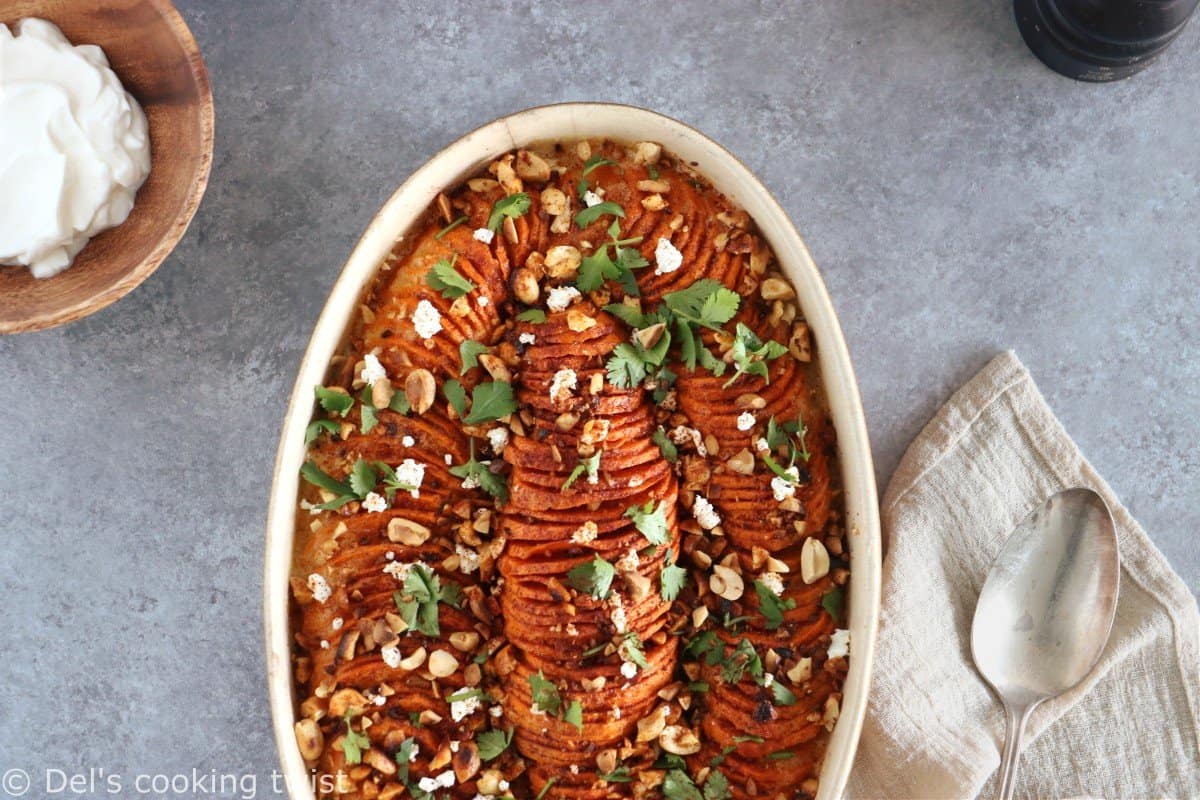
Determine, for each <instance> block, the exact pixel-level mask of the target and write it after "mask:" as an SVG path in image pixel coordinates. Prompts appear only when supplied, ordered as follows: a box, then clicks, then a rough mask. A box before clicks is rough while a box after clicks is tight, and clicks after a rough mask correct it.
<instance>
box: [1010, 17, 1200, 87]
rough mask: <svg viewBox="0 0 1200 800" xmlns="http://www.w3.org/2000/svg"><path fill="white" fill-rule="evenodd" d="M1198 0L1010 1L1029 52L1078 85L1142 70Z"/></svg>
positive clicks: (1164, 44)
mask: <svg viewBox="0 0 1200 800" xmlns="http://www.w3.org/2000/svg"><path fill="white" fill-rule="evenodd" d="M1198 3H1200V0H1014V2H1013V9H1014V11H1015V12H1016V16H1017V27H1018V28H1020V30H1021V36H1023V37H1024V38H1025V44H1027V45H1029V49H1030V50H1032V51H1033V52H1034V54H1035V55H1036V56H1037V57H1038V58H1040V59H1041V60H1042V61H1044V62H1045V63H1046V65H1047V66H1048V67H1050V68H1051V69H1053V70H1054V71H1055V72H1060V73H1062V74H1063V75H1066V76H1067V77H1068V78H1074V79H1075V80H1079V81H1095V82H1102V81H1115V80H1120V79H1121V78H1127V77H1129V76H1130V75H1132V74H1134V73H1135V72H1138V71H1140V70H1142V69H1143V68H1145V67H1146V65H1148V64H1149V63H1150V62H1151V61H1152V60H1153V59H1154V58H1155V56H1157V55H1158V54H1159V53H1161V52H1162V51H1163V50H1165V49H1167V46H1168V45H1169V44H1171V42H1172V41H1173V40H1174V39H1175V37H1176V36H1178V35H1179V32H1180V31H1182V30H1183V27H1184V25H1186V24H1187V21H1188V19H1190V18H1191V16H1192V12H1194V11H1195V10H1196V6H1197V4H1198Z"/></svg>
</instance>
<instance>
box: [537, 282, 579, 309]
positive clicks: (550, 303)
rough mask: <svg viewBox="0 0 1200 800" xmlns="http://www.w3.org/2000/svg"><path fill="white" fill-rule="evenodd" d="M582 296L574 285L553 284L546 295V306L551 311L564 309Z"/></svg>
mask: <svg viewBox="0 0 1200 800" xmlns="http://www.w3.org/2000/svg"><path fill="white" fill-rule="evenodd" d="M582 296H583V295H581V294H580V293H579V290H578V289H576V288H575V287H574V286H555V287H554V288H553V289H551V290H550V291H549V293H547V295H546V308H548V309H550V310H551V311H565V310H566V308H567V306H569V305H571V303H574V302H575V301H576V300H578V299H579V298H580V297H582Z"/></svg>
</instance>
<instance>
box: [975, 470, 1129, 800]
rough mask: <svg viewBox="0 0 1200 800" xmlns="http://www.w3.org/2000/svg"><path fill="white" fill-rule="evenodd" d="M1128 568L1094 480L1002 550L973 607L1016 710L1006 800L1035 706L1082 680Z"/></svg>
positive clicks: (986, 657)
mask: <svg viewBox="0 0 1200 800" xmlns="http://www.w3.org/2000/svg"><path fill="white" fill-rule="evenodd" d="M1120 571H1121V561H1120V556H1119V555H1118V553H1117V535H1116V532H1115V531H1114V530H1113V521H1112V515H1111V514H1109V511H1108V506H1106V505H1105V504H1104V500H1103V499H1102V498H1101V497H1100V495H1098V494H1096V493H1095V492H1093V491H1092V490H1091V489H1067V490H1066V491H1063V492H1059V493H1058V494H1055V495H1052V496H1051V497H1050V498H1049V499H1048V500H1046V502H1045V503H1043V504H1042V505H1041V506H1039V507H1038V508H1036V509H1034V510H1033V511H1032V512H1031V513H1030V514H1029V516H1028V517H1026V518H1025V519H1024V520H1023V521H1022V522H1021V524H1020V525H1018V526H1017V528H1016V530H1014V531H1013V532H1012V534H1011V535H1010V536H1009V537H1008V541H1007V542H1005V544H1004V548H1003V549H1002V550H1001V551H1000V554H999V555H998V556H996V561H995V562H994V563H993V564H992V569H991V571H990V572H989V573H988V576H987V580H986V581H985V582H984V584H983V590H982V591H981V592H980V593H979V604H978V605H977V606H976V607H975V621H974V623H973V624H972V626H971V655H972V656H973V657H974V659H975V667H976V668H977V669H978V670H979V672H980V674H982V675H983V677H984V680H986V681H987V682H988V684H989V685H990V686H991V687H992V689H993V691H995V693H996V696H997V697H999V698H1000V702H1002V703H1003V704H1004V710H1005V712H1006V714H1007V718H1008V725H1007V728H1008V730H1007V736H1006V739H1005V742H1004V755H1003V757H1002V758H1001V761H1000V791H999V794H998V797H999V798H1000V799H1001V800H1010V798H1011V797H1012V796H1013V789H1014V788H1015V786H1016V777H1017V762H1018V761H1019V759H1020V757H1021V748H1022V746H1021V737H1022V734H1023V733H1024V731H1025V721H1026V720H1027V719H1028V718H1029V714H1030V712H1031V711H1033V709H1035V708H1037V706H1038V705H1039V704H1040V703H1041V702H1042V701H1043V700H1048V699H1050V698H1052V697H1057V696H1058V695H1060V694H1062V693H1063V692H1065V691H1067V690H1068V689H1071V688H1072V687H1074V686H1076V685H1077V684H1078V683H1079V682H1080V681H1082V680H1083V679H1084V678H1085V677H1086V676H1087V674H1088V673H1089V672H1091V671H1092V667H1094V666H1095V665H1096V662H1097V661H1098V660H1099V659H1100V653H1101V651H1103V650H1104V645H1105V643H1106V642H1107V641H1108V634H1109V630H1110V629H1111V628H1112V621H1113V615H1114V613H1115V612H1116V608H1117V585H1118V583H1119V581H1120Z"/></svg>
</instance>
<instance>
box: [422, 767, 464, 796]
mask: <svg viewBox="0 0 1200 800" xmlns="http://www.w3.org/2000/svg"><path fill="white" fill-rule="evenodd" d="M454 781H455V777H454V770H452V769H448V770H446V771H445V772H443V773H442V774H441V775H438V776H437V777H436V778H421V780H419V781H417V787H418V788H419V789H421V791H424V792H436V791H437V790H438V789H449V788H450V787H451V786H453V785H454Z"/></svg>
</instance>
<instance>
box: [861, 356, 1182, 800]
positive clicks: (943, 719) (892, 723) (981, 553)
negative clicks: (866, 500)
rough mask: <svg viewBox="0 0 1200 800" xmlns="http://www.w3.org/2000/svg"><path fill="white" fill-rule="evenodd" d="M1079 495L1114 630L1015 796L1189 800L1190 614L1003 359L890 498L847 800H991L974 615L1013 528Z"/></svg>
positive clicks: (1065, 701)
mask: <svg viewBox="0 0 1200 800" xmlns="http://www.w3.org/2000/svg"><path fill="white" fill-rule="evenodd" d="M1073 486H1086V487H1089V488H1091V489H1094V490H1096V491H1097V492H1099V493H1100V495H1101V496H1102V497H1103V498H1104V500H1105V502H1107V503H1108V507H1109V509H1110V510H1111V511H1112V514H1113V518H1114V521H1115V522H1116V529H1117V538H1118V543H1119V548H1120V552H1121V562H1122V563H1121V586H1120V594H1119V600H1118V606H1117V615H1116V620H1115V622H1114V624H1113V629H1112V636H1111V638H1110V639H1109V642H1108V646H1107V647H1106V649H1105V651H1104V654H1103V656H1102V659H1101V662H1100V664H1099V665H1098V666H1097V667H1096V669H1095V670H1094V671H1093V672H1092V673H1091V674H1090V675H1089V676H1088V678H1087V679H1085V681H1084V683H1083V684H1081V685H1080V686H1078V687H1076V688H1075V689H1074V690H1072V691H1071V692H1070V693H1069V694H1067V695H1064V696H1062V697H1060V698H1058V699H1057V700H1054V701H1051V702H1047V703H1043V704H1042V705H1041V706H1040V707H1039V708H1038V710H1037V711H1035V712H1034V713H1033V715H1032V716H1031V717H1030V720H1029V723H1028V725H1027V727H1026V749H1025V754H1024V757H1023V758H1022V761H1021V769H1020V772H1019V777H1018V783H1017V797H1026V798H1029V797H1036V798H1059V797H1078V796H1089V797H1105V798H1151V797H1174V798H1200V727H1198V720H1200V679H1198V669H1200V655H1198V654H1200V650H1198V646H1197V642H1198V639H1200V615H1198V614H1197V609H1196V601H1195V599H1194V598H1193V597H1192V595H1191V593H1190V592H1189V591H1188V589H1187V587H1186V586H1185V585H1184V583H1183V581H1182V580H1181V579H1180V578H1179V576H1178V575H1176V574H1175V573H1174V572H1173V571H1172V570H1171V567H1170V566H1169V565H1168V564H1167V562H1166V559H1164V558H1163V556H1162V554H1161V553H1159V551H1158V550H1157V549H1156V548H1155V547H1154V545H1153V544H1152V543H1151V541H1150V539H1149V538H1148V537H1147V536H1146V533H1145V531H1143V530H1142V528H1141V527H1140V526H1139V525H1138V524H1137V522H1136V521H1134V519H1133V518H1132V517H1131V516H1130V515H1129V512H1128V511H1126V509H1125V508H1124V507H1123V506H1122V505H1121V503H1120V502H1119V501H1118V500H1117V498H1116V497H1115V496H1114V495H1113V493H1112V490H1111V489H1110V488H1109V487H1108V485H1107V484H1105V482H1104V481H1103V479H1101V478H1100V476H1099V475H1097V474H1096V471H1095V470H1094V469H1093V468H1092V467H1091V465H1090V464H1088V462H1087V461H1086V460H1085V459H1084V458H1083V456H1082V455H1081V454H1080V452H1079V450H1078V449H1077V448H1076V446H1075V444H1074V442H1072V441H1071V438H1070V437H1069V436H1067V433H1066V431H1065V430H1064V429H1063V427H1062V425H1060V424H1059V422H1058V420H1057V419H1055V417H1054V415H1053V414H1052V413H1051V411H1050V409H1049V408H1048V407H1047V405H1046V402H1045V400H1044V399H1043V398H1042V396H1041V394H1040V393H1039V392H1038V390H1037V387H1036V386H1035V385H1034V383H1033V379H1032V378H1031V377H1030V375H1029V373H1028V372H1027V371H1026V370H1025V367H1024V366H1023V365H1022V364H1021V362H1020V361H1019V360H1018V359H1017V357H1016V356H1015V355H1014V354H1012V353H1011V352H1010V353H1004V354H1002V355H1000V356H998V357H996V358H995V359H994V360H993V361H992V362H991V363H990V364H988V366H987V367H985V368H984V369H983V371H982V372H980V373H979V374H978V375H976V376H975V377H974V378H973V379H972V380H971V381H970V382H969V383H967V385H966V386H964V387H963V388H962V389H960V390H959V391H958V392H957V393H956V394H955V395H954V396H953V397H951V398H950V401H949V402H948V403H946V405H945V406H944V407H943V408H942V409H941V410H940V411H939V412H938V413H937V415H936V416H935V417H934V418H933V420H932V421H931V422H930V423H929V424H928V425H927V426H926V428H925V430H924V431H922V432H921V434H920V436H918V437H917V439H916V441H914V442H913V443H912V445H911V446H910V447H909V449H908V452H907V453H906V454H905V456H904V458H903V459H902V461H901V463H900V466H899V467H898V468H897V470H896V473H895V475H894V476H893V477H892V480H891V483H890V484H889V486H888V488H887V492H886V494H885V496H884V500H883V508H882V511H883V526H884V532H885V536H886V546H887V553H886V556H885V559H884V562H883V609H882V614H881V617H880V627H879V642H878V647H877V657H876V662H875V669H874V683H873V687H872V693H871V705H870V707H869V709H868V712H867V720H866V723H865V725H864V728H863V734H862V742H861V744H860V746H859V751H858V757H857V761H856V763H855V768H854V771H853V773H852V775H851V779H850V785H849V788H848V791H847V796H848V797H850V798H854V799H855V800H866V799H868V798H870V799H872V800H873V799H874V798H971V797H975V796H976V795H979V794H981V793H982V794H983V795H985V796H991V795H992V794H993V793H994V791H995V781H996V776H995V772H996V768H997V767H998V766H999V763H1000V749H1001V747H1002V745H1003V738H1004V715H1003V711H1002V708H1001V706H1000V703H999V701H998V700H997V699H996V698H995V696H994V695H993V694H992V693H991V691H990V690H989V689H988V687H987V685H986V684H985V683H984V682H983V679H982V678H980V677H979V675H978V673H977V672H976V671H975V669H974V667H973V666H972V661H971V650H970V633H971V619H972V616H973V614H974V609H975V601H976V600H977V598H978V596H979V590H980V588H981V587H982V585H983V581H984V578H985V576H986V575H987V571H988V568H989V567H990V566H991V563H992V560H993V558H994V557H995V556H996V554H997V553H998V552H999V550H1000V548H1001V546H1002V545H1003V543H1004V540H1005V539H1006V537H1007V536H1008V534H1009V533H1010V532H1011V531H1012V530H1013V528H1014V527H1015V526H1016V525H1017V524H1018V523H1019V522H1020V521H1021V520H1022V519H1023V518H1024V517H1025V515H1026V514H1027V513H1029V511H1031V510H1032V509H1033V508H1034V507H1035V506H1037V505H1039V504H1040V503H1041V502H1042V501H1043V500H1044V499H1045V498H1046V497H1048V496H1049V495H1051V494H1053V493H1054V492H1056V491H1058V490H1060V489H1065V488H1069V487H1073Z"/></svg>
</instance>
